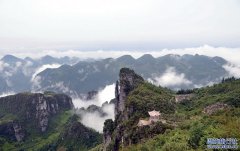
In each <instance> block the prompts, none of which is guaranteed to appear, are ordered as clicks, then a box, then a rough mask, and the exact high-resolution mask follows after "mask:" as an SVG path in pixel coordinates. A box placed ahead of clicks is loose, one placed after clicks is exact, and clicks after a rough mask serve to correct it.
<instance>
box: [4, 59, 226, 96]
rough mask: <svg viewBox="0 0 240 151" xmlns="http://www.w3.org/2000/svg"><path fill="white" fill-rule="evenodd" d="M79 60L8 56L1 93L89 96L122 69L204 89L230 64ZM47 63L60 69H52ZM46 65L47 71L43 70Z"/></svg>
mask: <svg viewBox="0 0 240 151" xmlns="http://www.w3.org/2000/svg"><path fill="white" fill-rule="evenodd" d="M79 60H80V59H78V58H69V57H63V58H54V57H52V56H45V57H42V58H40V59H32V58H29V57H27V58H25V59H20V58H17V57H15V56H11V55H6V56H4V57H3V58H2V59H1V60H0V73H1V75H0V94H1V93H4V92H9V91H10V92H11V91H13V92H22V91H29V90H33V91H56V92H61V93H67V94H70V95H72V96H74V95H80V94H86V93H87V92H89V91H92V90H99V89H101V88H103V87H105V86H106V85H109V84H112V83H114V82H115V80H116V79H117V77H118V72H119V70H120V69H121V68H122V67H127V68H131V69H133V70H135V71H136V73H138V74H140V75H141V76H142V77H143V78H144V79H147V80H148V81H149V82H152V83H154V84H156V85H161V86H164V87H169V88H171V89H180V88H194V87H201V86H205V85H208V84H210V83H213V82H219V81H220V80H221V79H222V77H226V76H228V72H227V71H226V70H225V69H224V67H223V65H225V64H227V63H228V62H227V61H226V60H225V59H223V58H221V57H208V56H204V55H198V54H196V55H183V56H179V55H173V54H169V55H165V56H162V57H158V58H154V57H153V56H152V55H150V54H145V55H143V56H142V57H140V58H138V59H134V58H133V57H132V56H130V55H124V56H121V57H119V58H116V59H113V58H107V59H102V60H91V61H89V60H86V61H79ZM47 64H48V65H49V66H51V65H54V64H55V65H56V64H57V65H58V66H55V68H48V66H46V65H47ZM44 65H45V68H42V70H39V69H40V68H41V67H43V66H44ZM60 65H61V66H60ZM56 67H57V68H56ZM43 69H44V70H43ZM37 71H39V72H37Z"/></svg>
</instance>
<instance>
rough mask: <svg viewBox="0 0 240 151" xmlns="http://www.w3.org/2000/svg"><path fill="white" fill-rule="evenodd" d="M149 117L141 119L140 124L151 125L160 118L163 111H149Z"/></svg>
mask: <svg viewBox="0 0 240 151" xmlns="http://www.w3.org/2000/svg"><path fill="white" fill-rule="evenodd" d="M148 114H149V116H150V117H149V119H148V120H139V122H138V126H146V125H151V124H152V123H154V122H157V121H159V120H160V116H161V113H160V112H159V111H155V110H153V111H149V112H148Z"/></svg>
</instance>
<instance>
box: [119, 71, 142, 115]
mask: <svg viewBox="0 0 240 151" xmlns="http://www.w3.org/2000/svg"><path fill="white" fill-rule="evenodd" d="M142 82H144V79H143V78H142V77H141V76H139V75H137V74H136V73H135V72H134V71H133V70H131V69H128V68H122V69H121V70H120V73H119V82H117V83H116V89H115V95H116V99H117V101H116V108H115V114H116V113H119V112H123V111H124V109H125V100H126V97H127V96H128V94H129V93H130V92H131V91H132V90H133V89H134V88H136V87H137V86H138V85H139V84H140V83H142Z"/></svg>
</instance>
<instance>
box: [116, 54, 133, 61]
mask: <svg viewBox="0 0 240 151" xmlns="http://www.w3.org/2000/svg"><path fill="white" fill-rule="evenodd" d="M116 60H117V61H119V62H126V63H131V62H133V61H135V59H134V58H133V57H132V56H131V55H123V56H121V57H119V58H117V59H116Z"/></svg>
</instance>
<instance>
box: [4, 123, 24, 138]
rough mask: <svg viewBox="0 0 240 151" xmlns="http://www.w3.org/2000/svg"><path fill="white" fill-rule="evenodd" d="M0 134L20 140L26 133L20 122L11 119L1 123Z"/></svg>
mask: <svg viewBox="0 0 240 151" xmlns="http://www.w3.org/2000/svg"><path fill="white" fill-rule="evenodd" d="M0 135H1V136H4V137H5V138H8V139H10V140H12V141H18V142H20V141H22V140H24V138H25V135H26V134H25V131H24V130H23V128H22V126H21V125H20V123H19V122H17V121H14V122H13V121H9V122H7V123H3V124H0Z"/></svg>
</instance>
